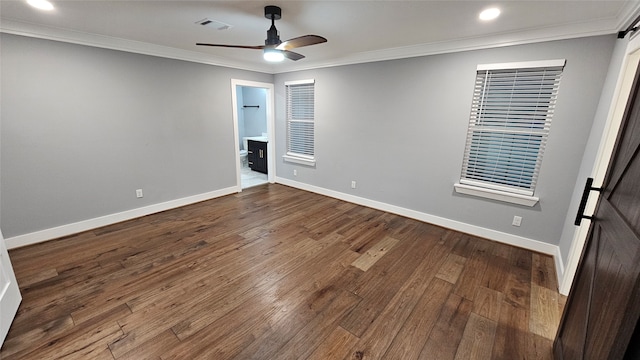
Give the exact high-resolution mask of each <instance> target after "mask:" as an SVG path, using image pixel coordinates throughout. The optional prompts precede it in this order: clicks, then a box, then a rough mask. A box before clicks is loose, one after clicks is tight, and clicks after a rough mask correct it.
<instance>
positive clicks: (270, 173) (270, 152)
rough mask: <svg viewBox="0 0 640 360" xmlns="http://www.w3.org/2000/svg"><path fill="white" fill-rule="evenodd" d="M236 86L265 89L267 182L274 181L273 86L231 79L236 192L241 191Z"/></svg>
mask: <svg viewBox="0 0 640 360" xmlns="http://www.w3.org/2000/svg"><path fill="white" fill-rule="evenodd" d="M238 86H246V87H254V88H260V89H265V90H266V91H267V138H268V139H269V142H268V143H267V181H269V183H271V184H273V183H274V182H275V179H276V176H275V175H276V174H275V172H276V171H275V170H276V166H275V151H276V147H275V140H274V139H275V134H274V132H275V95H274V94H275V86H274V85H273V84H272V83H264V82H258V81H250V80H242V79H231V104H232V107H233V112H232V113H233V139H234V141H233V142H234V144H235V151H234V153H235V159H236V160H235V162H236V191H237V192H241V191H242V183H241V179H240V171H241V168H240V161H239V159H240V140H239V138H238V137H239V130H238V95H237V94H236V92H237V91H236V89H237V87H238Z"/></svg>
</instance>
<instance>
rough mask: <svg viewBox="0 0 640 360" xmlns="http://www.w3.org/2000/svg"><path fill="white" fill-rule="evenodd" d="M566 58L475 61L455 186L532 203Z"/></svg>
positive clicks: (526, 203) (502, 198)
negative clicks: (501, 61)
mask: <svg viewBox="0 0 640 360" xmlns="http://www.w3.org/2000/svg"><path fill="white" fill-rule="evenodd" d="M564 64H565V60H552V61H535V62H526V63H508V64H492V65H479V66H478V69H477V75H476V84H475V90H474V92H473V101H472V104H471V116H470V120H469V128H468V131H467V141H466V144H465V150H464V158H463V161H462V174H461V177H460V183H459V184H456V185H455V188H456V191H457V192H460V193H466V194H471V195H476V196H483V197H489V198H492V199H496V200H502V201H509V202H514V203H518V204H522V205H528V206H533V205H535V204H536V203H537V201H538V198H536V197H534V196H533V194H534V191H535V187H536V181H537V179H538V174H539V171H540V165H541V163H542V156H543V155H544V149H545V146H546V143H547V137H548V135H549V128H550V126H551V119H552V117H553V113H554V110H555V104H556V97H557V94H558V86H559V84H560V77H561V75H562V70H563V68H564Z"/></svg>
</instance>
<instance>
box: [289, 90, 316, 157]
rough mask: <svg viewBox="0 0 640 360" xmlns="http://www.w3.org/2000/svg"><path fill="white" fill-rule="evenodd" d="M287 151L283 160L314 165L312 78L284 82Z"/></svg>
mask: <svg viewBox="0 0 640 360" xmlns="http://www.w3.org/2000/svg"><path fill="white" fill-rule="evenodd" d="M284 85H285V88H286V106H287V153H286V155H285V156H284V159H285V161H289V162H294V163H298V164H304V165H311V166H313V165H315V148H314V120H315V113H314V86H315V84H314V80H300V81H291V82H285V84H284Z"/></svg>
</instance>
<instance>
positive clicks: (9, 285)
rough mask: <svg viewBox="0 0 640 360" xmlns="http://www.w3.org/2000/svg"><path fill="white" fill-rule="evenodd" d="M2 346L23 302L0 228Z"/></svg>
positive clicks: (0, 328)
mask: <svg viewBox="0 0 640 360" xmlns="http://www.w3.org/2000/svg"><path fill="white" fill-rule="evenodd" d="M0 258H1V259H2V261H0V348H1V347H2V344H3V343H4V340H5V338H6V336H7V333H8V332H9V328H10V327H11V323H12V322H13V319H14V318H15V316H16V313H17V312H18V307H19V306H20V303H21V302H22V294H20V288H19V287H18V282H17V281H16V275H15V273H14V271H13V267H12V265H11V259H10V258H9V253H8V251H7V247H6V245H5V242H4V236H3V235H2V231H1V230H0Z"/></svg>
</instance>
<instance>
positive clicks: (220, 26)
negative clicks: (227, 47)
mask: <svg viewBox="0 0 640 360" xmlns="http://www.w3.org/2000/svg"><path fill="white" fill-rule="evenodd" d="M196 24H199V25H202V26H207V27H212V28H214V29H216V30H229V29H231V28H232V27H233V26H232V25H229V24H226V23H223V22H222V21H218V20H211V19H206V18H205V19H202V20H200V21H196Z"/></svg>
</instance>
